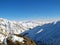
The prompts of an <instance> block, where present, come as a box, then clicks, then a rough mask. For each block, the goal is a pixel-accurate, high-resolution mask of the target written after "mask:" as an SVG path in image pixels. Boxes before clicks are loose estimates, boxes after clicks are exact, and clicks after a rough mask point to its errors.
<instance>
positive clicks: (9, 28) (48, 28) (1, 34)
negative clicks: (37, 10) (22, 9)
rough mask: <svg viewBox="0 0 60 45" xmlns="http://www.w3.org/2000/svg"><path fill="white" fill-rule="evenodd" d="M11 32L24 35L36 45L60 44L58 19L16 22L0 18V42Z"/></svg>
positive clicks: (59, 22)
mask: <svg viewBox="0 0 60 45" xmlns="http://www.w3.org/2000/svg"><path fill="white" fill-rule="evenodd" d="M13 34H22V35H25V36H27V37H28V38H30V39H32V40H34V41H35V42H36V44H37V45H42V44H43V45H44V44H46V45H47V44H50V45H52V44H53V45H60V36H59V35H60V20H54V21H51V20H50V21H25V22H23V21H19V22H18V21H10V20H7V19H3V18H0V43H2V42H3V41H4V39H5V38H7V37H9V36H11V35H13ZM13 38H15V37H13ZM15 39H16V38H15ZM15 39H14V40H15ZM21 39H22V38H21ZM22 40H23V39H22Z"/></svg>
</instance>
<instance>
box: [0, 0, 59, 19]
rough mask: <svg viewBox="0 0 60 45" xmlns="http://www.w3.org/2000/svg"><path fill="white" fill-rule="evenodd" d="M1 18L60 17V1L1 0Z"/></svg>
mask: <svg viewBox="0 0 60 45" xmlns="http://www.w3.org/2000/svg"><path fill="white" fill-rule="evenodd" d="M0 18H6V19H10V20H40V19H43V20H44V19H60V1H59V0H0Z"/></svg>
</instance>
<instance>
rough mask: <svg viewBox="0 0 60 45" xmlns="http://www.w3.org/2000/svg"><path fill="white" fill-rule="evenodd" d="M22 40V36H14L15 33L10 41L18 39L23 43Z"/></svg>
mask: <svg viewBox="0 0 60 45" xmlns="http://www.w3.org/2000/svg"><path fill="white" fill-rule="evenodd" d="M23 40H24V38H22V37H17V36H15V35H12V41H13V42H15V41H19V42H22V43H24V42H23Z"/></svg>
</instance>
